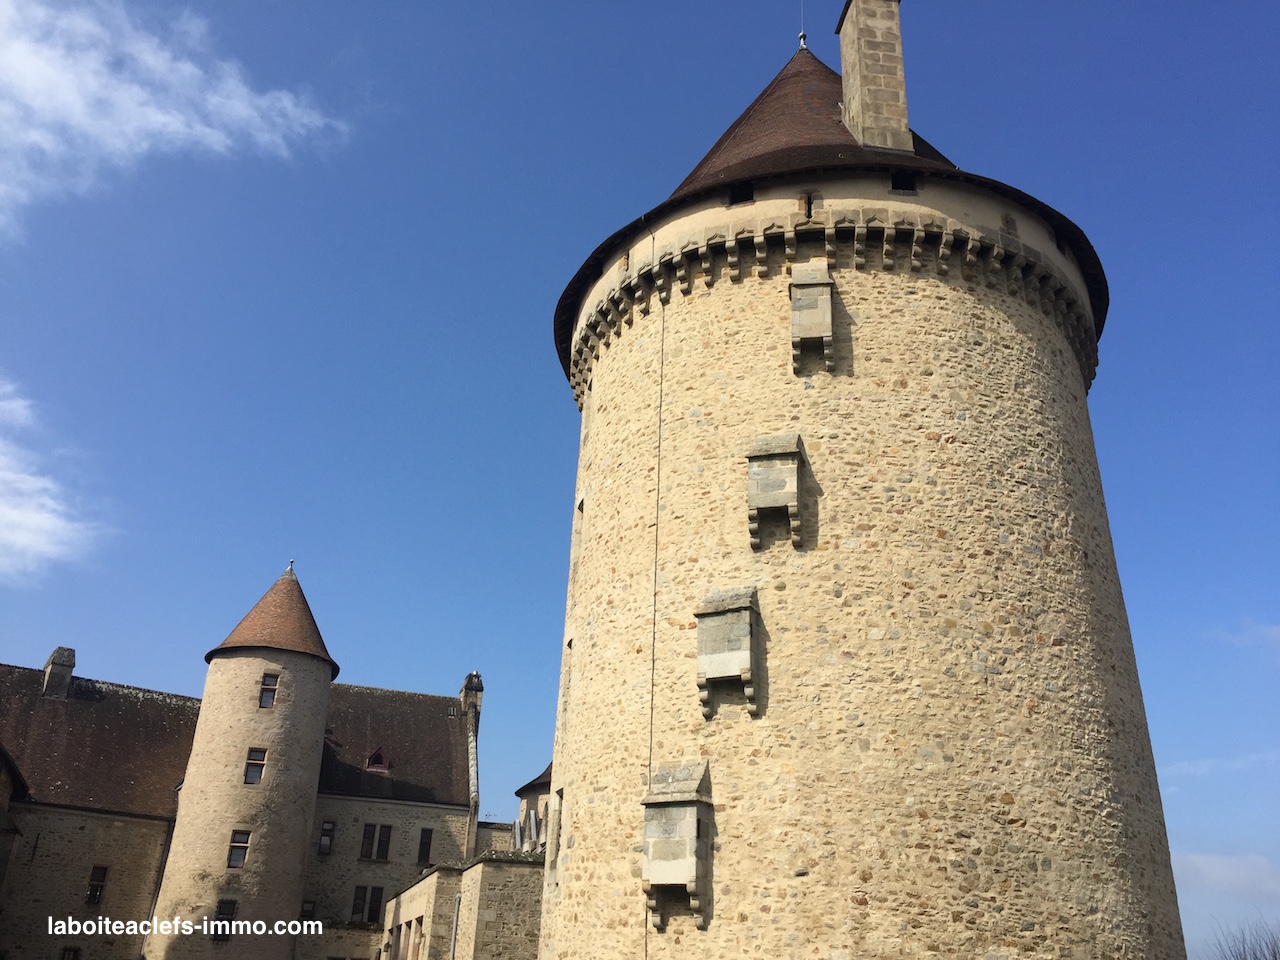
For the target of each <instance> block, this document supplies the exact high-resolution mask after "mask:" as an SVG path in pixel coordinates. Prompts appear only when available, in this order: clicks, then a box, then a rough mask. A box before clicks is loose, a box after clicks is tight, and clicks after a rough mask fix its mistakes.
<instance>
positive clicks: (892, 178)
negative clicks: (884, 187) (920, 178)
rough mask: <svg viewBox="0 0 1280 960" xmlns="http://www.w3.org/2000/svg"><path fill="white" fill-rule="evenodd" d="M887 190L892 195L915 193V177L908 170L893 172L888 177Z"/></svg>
mask: <svg viewBox="0 0 1280 960" xmlns="http://www.w3.org/2000/svg"><path fill="white" fill-rule="evenodd" d="M889 189H890V190H892V191H893V192H894V193H907V194H911V193H915V192H916V175H915V174H914V173H912V172H911V171H910V170H895V171H893V173H891V174H890V175H889Z"/></svg>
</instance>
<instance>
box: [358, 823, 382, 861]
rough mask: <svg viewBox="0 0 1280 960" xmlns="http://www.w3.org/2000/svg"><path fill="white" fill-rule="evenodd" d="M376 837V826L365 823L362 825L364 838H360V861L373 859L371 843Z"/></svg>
mask: <svg viewBox="0 0 1280 960" xmlns="http://www.w3.org/2000/svg"><path fill="white" fill-rule="evenodd" d="M377 835H378V825H377V824H376V823H366V824H365V825H364V836H362V837H361V838H360V859H361V860H372V859H373V841H374V838H375V837H377Z"/></svg>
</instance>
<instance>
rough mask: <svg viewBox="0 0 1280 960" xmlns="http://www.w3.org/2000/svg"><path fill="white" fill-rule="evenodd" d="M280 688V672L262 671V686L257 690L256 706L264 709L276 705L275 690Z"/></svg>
mask: <svg viewBox="0 0 1280 960" xmlns="http://www.w3.org/2000/svg"><path fill="white" fill-rule="evenodd" d="M279 689H280V674H278V673H264V674H263V675H262V687H261V688H260V689H259V691H258V706H259V708H261V709H263V710H265V709H267V708H269V707H274V706H275V705H276V691H277V690H279Z"/></svg>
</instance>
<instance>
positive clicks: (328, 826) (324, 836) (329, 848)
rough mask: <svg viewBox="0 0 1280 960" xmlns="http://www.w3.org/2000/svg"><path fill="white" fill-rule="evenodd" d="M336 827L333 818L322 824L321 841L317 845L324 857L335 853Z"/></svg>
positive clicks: (317, 849)
mask: <svg viewBox="0 0 1280 960" xmlns="http://www.w3.org/2000/svg"><path fill="white" fill-rule="evenodd" d="M336 827H337V825H336V824H335V823H334V822H333V821H332V820H325V821H324V822H323V823H321V824H320V843H319V844H318V845H317V846H316V852H317V853H318V854H320V855H321V856H322V857H327V856H328V855H329V854H331V853H333V834H334V830H335V829H336Z"/></svg>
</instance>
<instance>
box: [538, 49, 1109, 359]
mask: <svg viewBox="0 0 1280 960" xmlns="http://www.w3.org/2000/svg"><path fill="white" fill-rule="evenodd" d="M843 96H844V91H843V86H842V84H841V80H840V75H839V74H838V73H836V72H835V71H834V70H832V69H831V68H830V67H828V66H827V65H826V64H824V63H823V62H822V61H821V60H819V59H818V58H817V57H815V56H814V55H813V54H812V53H811V52H810V51H809V50H808V49H807V48H804V47H802V48H801V49H800V50H798V51H797V52H796V54H795V55H794V56H793V57H792V58H791V59H790V60H789V61H788V62H787V64H786V66H784V67H783V68H782V70H781V72H779V73H778V75H777V76H776V77H774V78H773V80H771V81H770V82H769V85H768V86H767V87H765V89H764V91H763V92H762V93H761V94H760V95H759V96H758V97H756V99H755V100H754V101H752V103H751V106H749V107H747V109H746V111H745V112H743V114H742V116H740V117H738V119H737V120H735V121H734V122H733V124H732V125H731V126H730V127H729V129H728V130H726V131H725V133H724V135H723V136H722V137H720V139H719V140H717V141H716V143H715V145H714V146H713V147H712V148H711V150H710V152H708V153H707V155H706V156H705V157H703V158H702V160H701V161H700V162H699V163H698V165H697V166H696V167H694V168H693V171H692V172H691V173H690V174H689V176H687V177H685V179H684V181H683V182H682V183H681V184H680V186H678V187H676V190H675V192H674V193H673V194H671V196H670V197H668V198H667V199H666V200H664V201H663V202H662V203H660V204H658V206H656V207H654V208H653V209H652V210H650V211H649V212H648V213H646V214H645V215H644V216H642V217H639V218H638V219H636V220H633V221H632V222H631V223H629V224H627V225H626V226H625V227H623V228H622V229H620V230H617V231H615V232H614V233H613V234H612V235H611V236H610V237H609V238H608V239H606V240H605V241H604V242H603V243H601V244H600V245H599V246H598V247H596V249H595V250H594V251H593V252H592V253H591V255H590V256H589V257H587V259H586V262H584V263H583V264H582V266H581V267H579V268H578V272H577V273H576V274H575V275H574V277H573V279H572V280H570V281H569V285H568V286H567V287H566V288H565V291H564V293H563V294H561V296H560V301H559V302H558V303H557V304H556V312H555V322H554V334H555V345H556V353H557V354H558V355H559V357H560V366H561V367H562V368H563V370H564V372H565V376H568V375H569V354H570V346H571V344H570V341H571V339H572V337H573V329H574V323H575V321H576V319H577V316H578V310H579V308H580V306H581V299H582V296H583V294H584V293H585V292H586V291H587V290H588V289H589V288H590V286H591V284H593V283H594V282H595V281H596V279H597V278H599V277H600V276H601V275H602V274H603V272H604V271H605V270H606V269H607V268H608V266H609V264H611V263H613V262H614V261H615V259H616V255H617V249H618V247H619V246H620V245H622V244H625V243H627V242H628V241H629V240H630V239H631V238H632V237H634V236H636V235H637V234H642V233H644V232H645V231H648V230H650V229H651V228H652V226H653V224H654V223H655V222H657V221H659V220H660V219H662V218H664V217H668V216H671V215H672V214H674V213H675V212H676V211H677V210H679V209H680V208H682V207H685V206H688V205H691V204H695V203H702V202H705V199H706V198H707V197H713V196H715V195H716V194H717V193H721V194H722V195H723V199H724V200H725V201H726V202H727V200H728V193H729V191H728V188H729V187H730V186H732V185H733V184H741V183H744V182H746V181H758V180H764V179H766V178H772V177H779V178H786V177H789V176H796V175H799V176H807V175H809V174H811V173H819V172H826V171H844V170H850V171H852V170H862V171H867V172H871V171H879V172H884V171H895V170H912V171H917V172H919V173H920V174H921V175H922V176H923V177H925V178H926V179H937V180H946V181H952V182H956V183H963V184H967V185H969V186H973V187H977V188H979V189H981V190H985V191H990V192H991V193H994V194H996V195H998V196H1002V197H1006V198H1008V199H1010V200H1012V201H1014V202H1015V203H1018V204H1020V205H1022V206H1025V207H1027V208H1028V209H1030V210H1032V211H1035V212H1037V213H1039V214H1040V215H1041V216H1042V217H1044V219H1045V221H1046V222H1047V223H1048V224H1049V225H1050V226H1051V227H1052V228H1053V230H1054V232H1055V233H1056V234H1057V235H1058V237H1059V238H1060V239H1061V240H1062V242H1063V243H1064V245H1065V246H1066V247H1069V248H1070V249H1071V251H1072V253H1073V254H1074V255H1075V257H1076V261H1077V264H1078V265H1079V267H1080V271H1081V273H1083V274H1084V279H1085V283H1086V285H1087V286H1088V291H1089V298H1090V301H1091V303H1092V305H1093V313H1094V323H1095V326H1096V329H1097V332H1098V333H1099V334H1101V333H1102V327H1103V323H1104V322H1105V321H1106V316H1107V307H1108V304H1109V302H1110V294H1109V292H1108V289H1107V278H1106V274H1105V273H1104V272H1103V270H1102V264H1101V262H1100V261H1099V260H1098V255H1097V253H1096V252H1095V251H1094V249H1093V245H1092V244H1090V243H1089V239H1088V237H1086V236H1085V235H1084V231H1082V230H1081V229H1080V228H1079V227H1078V226H1076V225H1075V224H1074V223H1072V222H1071V221H1070V220H1069V219H1067V218H1066V217H1064V216H1063V215H1062V214H1061V213H1059V212H1058V211H1057V210H1054V209H1053V208H1052V207H1050V206H1049V205H1048V204H1045V203H1043V202H1042V201H1040V200H1037V199H1036V198H1035V197H1032V196H1029V195H1028V194H1025V193H1023V192H1022V191H1021V190H1018V189H1016V188H1014V187H1010V186H1008V185H1007V184H1003V183H1000V182H999V181H996V180H991V179H989V178H987V177H982V176H978V175H976V174H972V173H967V172H965V171H963V170H961V169H959V168H958V167H957V166H956V165H955V164H953V163H952V162H951V161H950V160H948V159H947V158H946V157H944V156H943V155H942V154H941V153H939V152H938V151H937V150H936V149H935V148H934V147H933V146H932V145H930V144H929V143H928V141H926V140H925V139H924V138H923V137H921V136H920V135H919V134H917V133H916V132H915V131H912V134H911V136H912V139H913V144H914V149H913V151H912V152H911V153H905V152H902V151H898V150H881V149H875V148H870V147H863V146H862V145H860V144H859V143H858V141H857V139H856V138H855V137H854V136H853V134H852V133H850V132H849V129H848V128H847V127H846V126H845V125H844V123H843V122H842V120H841V109H840V100H841V98H842V97H843Z"/></svg>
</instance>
